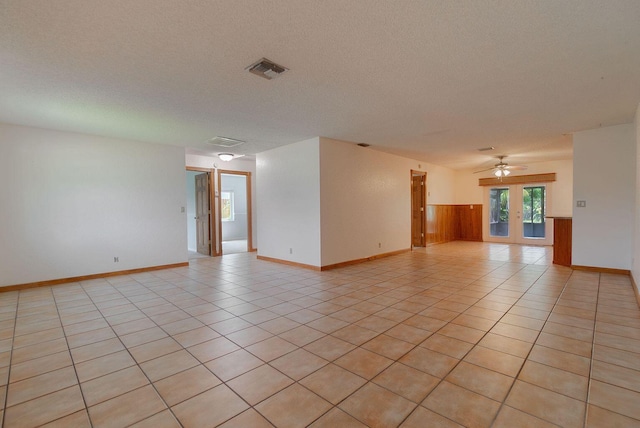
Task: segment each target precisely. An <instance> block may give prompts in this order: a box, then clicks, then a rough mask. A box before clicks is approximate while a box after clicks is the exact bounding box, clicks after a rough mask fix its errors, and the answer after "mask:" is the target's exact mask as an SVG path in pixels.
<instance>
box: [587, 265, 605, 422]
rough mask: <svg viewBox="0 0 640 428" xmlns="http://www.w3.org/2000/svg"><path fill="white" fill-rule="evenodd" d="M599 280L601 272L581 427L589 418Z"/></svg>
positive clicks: (598, 294)
mask: <svg viewBox="0 0 640 428" xmlns="http://www.w3.org/2000/svg"><path fill="white" fill-rule="evenodd" d="M601 280H602V274H600V273H599V274H598V293H597V295H596V309H595V314H594V316H593V335H592V337H591V358H590V359H589V379H588V380H587V397H586V399H585V404H584V405H585V409H584V422H583V427H586V426H587V421H588V420H589V401H590V399H591V381H592V379H593V378H592V374H593V355H594V352H595V347H596V327H597V321H598V302H599V301H600V288H601V285H602V284H601Z"/></svg>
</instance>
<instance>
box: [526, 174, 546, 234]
mask: <svg viewBox="0 0 640 428" xmlns="http://www.w3.org/2000/svg"><path fill="white" fill-rule="evenodd" d="M545 196H546V188H545V186H532V187H524V188H523V189H522V237H523V238H533V239H535V238H540V239H544V238H545V235H546V227H545V214H546V198H545Z"/></svg>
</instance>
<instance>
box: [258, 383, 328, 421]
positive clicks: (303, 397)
mask: <svg viewBox="0 0 640 428" xmlns="http://www.w3.org/2000/svg"><path fill="white" fill-rule="evenodd" d="M330 408H331V404H329V403H328V402H327V401H325V400H323V399H322V398H320V397H318V396H317V395H315V394H314V393H312V392H311V391H309V390H308V389H306V388H304V387H302V386H300V385H298V384H293V385H291V386H290V387H288V388H286V389H284V390H283V391H280V392H279V393H277V394H276V395H273V396H271V397H269V398H268V399H266V400H265V401H263V402H262V403H260V404H258V405H257V406H256V410H257V411H258V412H260V414H262V415H263V416H265V417H266V418H267V419H268V420H269V421H270V422H271V423H272V424H273V425H275V426H277V427H281V428H293V427H299V426H307V425H308V424H310V423H311V422H313V421H314V420H316V419H317V418H318V417H319V416H320V415H322V414H324V413H325V412H327V411H328V410H329V409H330Z"/></svg>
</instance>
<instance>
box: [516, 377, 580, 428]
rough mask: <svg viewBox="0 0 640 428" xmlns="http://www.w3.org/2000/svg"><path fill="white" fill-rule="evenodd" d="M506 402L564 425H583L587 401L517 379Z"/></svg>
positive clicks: (568, 426)
mask: <svg viewBox="0 0 640 428" xmlns="http://www.w3.org/2000/svg"><path fill="white" fill-rule="evenodd" d="M505 404H507V405H509V406H511V407H513V408H516V409H518V410H521V411H523V412H525V413H528V414H530V415H533V416H536V417H538V418H540V419H543V420H545V421H547V422H551V423H554V424H556V425H560V426H562V427H567V428H570V427H581V426H582V424H583V422H584V415H585V403H584V402H582V401H579V400H575V399H573V398H570V397H567V396H566V395H562V394H558V393H556V392H553V391H549V390H547V389H544V388H540V387H538V386H535V385H531V384H529V383H526V382H522V381H519V380H517V381H516V383H515V384H514V386H513V389H512V390H511V392H510V394H509V396H508V397H507V400H506V401H505Z"/></svg>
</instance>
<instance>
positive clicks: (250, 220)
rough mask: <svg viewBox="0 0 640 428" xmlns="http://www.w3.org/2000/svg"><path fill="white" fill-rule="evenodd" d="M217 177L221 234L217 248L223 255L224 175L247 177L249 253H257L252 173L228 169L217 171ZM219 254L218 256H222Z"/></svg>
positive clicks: (217, 209) (216, 207)
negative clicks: (254, 239) (252, 199)
mask: <svg viewBox="0 0 640 428" xmlns="http://www.w3.org/2000/svg"><path fill="white" fill-rule="evenodd" d="M216 171H217V172H218V173H217V177H216V181H217V182H218V183H217V187H216V191H215V201H216V204H215V213H216V215H215V217H216V219H217V222H216V223H217V226H218V231H219V233H218V234H217V238H218V240H217V241H216V242H217V245H216V247H217V248H219V249H220V254H222V204H221V203H220V195H221V194H222V174H227V175H244V176H245V177H246V186H247V252H254V251H256V249H255V248H253V226H252V224H253V208H252V206H251V172H250V171H233V170H228V169H216ZM220 254H218V255H220Z"/></svg>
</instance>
